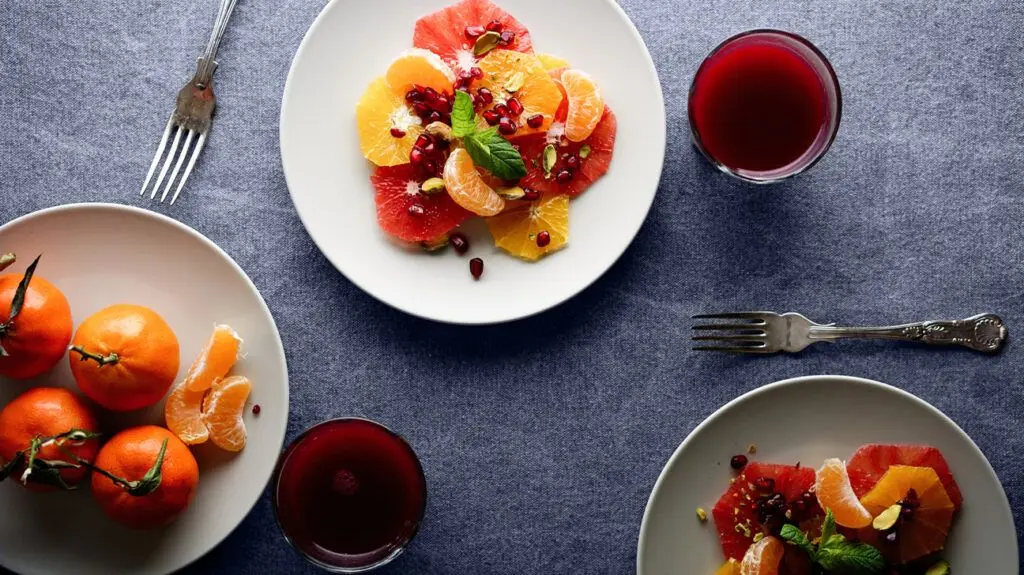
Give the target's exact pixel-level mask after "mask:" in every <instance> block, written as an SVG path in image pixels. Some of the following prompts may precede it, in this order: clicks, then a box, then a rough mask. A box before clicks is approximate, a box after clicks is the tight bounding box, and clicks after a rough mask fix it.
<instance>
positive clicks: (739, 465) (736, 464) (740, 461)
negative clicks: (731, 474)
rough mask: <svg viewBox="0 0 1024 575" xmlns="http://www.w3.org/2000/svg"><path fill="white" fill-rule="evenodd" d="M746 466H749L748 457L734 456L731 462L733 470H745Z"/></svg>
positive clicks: (730, 465)
mask: <svg viewBox="0 0 1024 575" xmlns="http://www.w3.org/2000/svg"><path fill="white" fill-rule="evenodd" d="M746 466H747V456H746V455H733V456H732V459H730V460H729V467H732V468H733V469H735V470H737V471H739V470H740V469H743V468H744V467H746Z"/></svg>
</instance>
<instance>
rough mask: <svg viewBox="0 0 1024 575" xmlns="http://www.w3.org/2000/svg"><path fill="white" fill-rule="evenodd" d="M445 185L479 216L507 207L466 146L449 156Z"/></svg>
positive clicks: (488, 214)
mask: <svg viewBox="0 0 1024 575" xmlns="http://www.w3.org/2000/svg"><path fill="white" fill-rule="evenodd" d="M517 53H518V52H517ZM444 187H445V189H447V190H448V195H449V196H451V198H452V199H453V200H455V203H456V204H459V205H460V206H462V207H463V208H465V209H467V210H469V211H471V212H473V213H474V214H477V215H479V216H493V215H494V214H497V213H499V212H501V210H503V209H505V200H503V199H502V198H501V196H499V195H498V193H497V192H495V191H494V189H492V188H491V187H490V186H488V185H487V183H486V182H484V179H483V177H481V176H480V173H479V172H477V170H476V166H475V165H474V164H473V158H471V157H469V152H467V151H466V150H465V149H464V148H456V149H455V150H453V151H452V153H451V155H449V156H448V161H447V162H446V163H445V165H444Z"/></svg>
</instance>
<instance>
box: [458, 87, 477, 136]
mask: <svg viewBox="0 0 1024 575" xmlns="http://www.w3.org/2000/svg"><path fill="white" fill-rule="evenodd" d="M474 132H476V111H474V110H473V97H472V96H470V95H469V94H467V93H465V92H463V91H462V90H456V91H455V104H453V105H452V135H453V136H455V137H456V138H465V137H466V136H468V135H470V134H472V133H474Z"/></svg>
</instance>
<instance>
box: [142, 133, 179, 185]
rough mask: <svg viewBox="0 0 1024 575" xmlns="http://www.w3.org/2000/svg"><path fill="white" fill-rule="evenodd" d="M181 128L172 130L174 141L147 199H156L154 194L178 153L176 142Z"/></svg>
mask: <svg viewBox="0 0 1024 575" xmlns="http://www.w3.org/2000/svg"><path fill="white" fill-rule="evenodd" d="M182 131H183V129H182V128H180V127H178V128H175V130H174V141H173V142H172V143H171V149H170V150H168V151H167V158H166V159H165V160H164V165H163V167H162V168H160V176H159V177H157V179H156V185H155V186H153V193H152V194H150V195H149V199H151V200H152V199H153V198H155V197H156V193H157V192H158V191H159V190H160V184H162V183H163V181H164V176H166V175H167V169H168V168H170V167H171V162H172V161H174V156H175V155H176V154H177V153H178V142H179V141H180V140H181V132H182Z"/></svg>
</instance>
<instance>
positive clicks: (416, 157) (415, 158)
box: [409, 147, 426, 164]
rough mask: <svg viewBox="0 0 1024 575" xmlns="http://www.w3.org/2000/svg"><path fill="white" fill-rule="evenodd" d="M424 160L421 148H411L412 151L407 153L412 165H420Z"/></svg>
mask: <svg viewBox="0 0 1024 575" xmlns="http://www.w3.org/2000/svg"><path fill="white" fill-rule="evenodd" d="M424 159H426V155H425V154H424V153H423V148H416V147H413V149H412V151H411V152H409V161H410V162H412V163H414V164H421V163H423V160H424Z"/></svg>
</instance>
